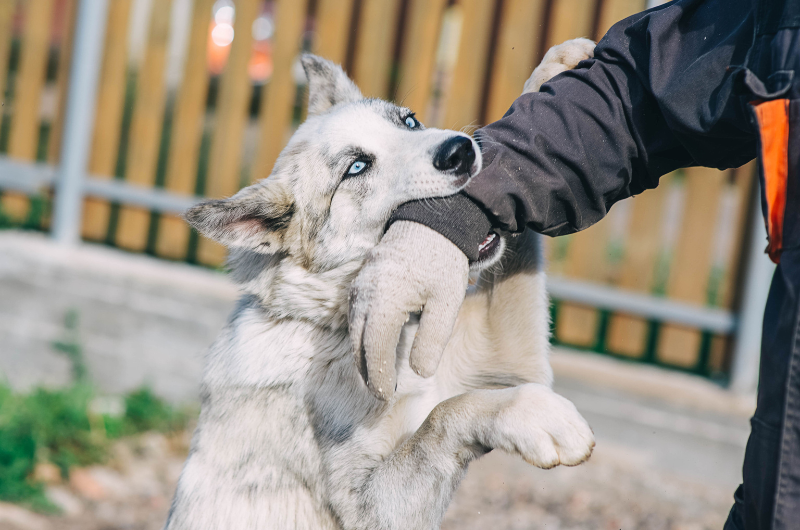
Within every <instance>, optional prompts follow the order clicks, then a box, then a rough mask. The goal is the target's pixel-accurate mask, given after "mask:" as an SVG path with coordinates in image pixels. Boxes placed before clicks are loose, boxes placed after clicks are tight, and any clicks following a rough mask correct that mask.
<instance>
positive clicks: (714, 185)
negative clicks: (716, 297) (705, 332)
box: [656, 168, 726, 368]
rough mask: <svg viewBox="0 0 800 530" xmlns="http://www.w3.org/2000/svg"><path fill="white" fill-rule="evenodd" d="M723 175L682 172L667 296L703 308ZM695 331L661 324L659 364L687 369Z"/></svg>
mask: <svg viewBox="0 0 800 530" xmlns="http://www.w3.org/2000/svg"><path fill="white" fill-rule="evenodd" d="M725 178H726V175H725V173H724V172H720V171H717V170H715V169H707V168H690V169H687V170H686V181H685V184H684V185H685V186H686V192H685V199H684V201H685V202H684V210H683V212H684V213H683V220H682V222H681V230H680V237H679V239H678V244H677V248H676V249H675V253H674V256H673V258H672V263H671V265H670V270H669V281H668V283H667V296H668V297H669V298H670V299H672V300H680V301H683V302H691V303H695V304H700V305H704V304H705V303H706V295H707V291H706V290H707V287H708V279H709V274H710V271H711V265H712V263H713V256H712V252H713V250H714V245H713V241H714V236H715V235H716V232H717V230H716V228H717V226H716V224H717V223H716V221H717V212H718V209H719V202H720V197H721V195H722V190H723V186H724V184H725ZM700 340H701V334H700V332H699V331H696V330H693V329H687V328H685V327H681V326H675V325H669V324H668V325H664V326H662V328H661V332H660V334H659V340H658V347H657V351H656V355H657V358H658V360H659V361H662V362H665V363H668V364H673V365H676V366H681V367H685V368H689V367H692V366H694V365H695V363H696V362H697V359H698V353H699V350H700Z"/></svg>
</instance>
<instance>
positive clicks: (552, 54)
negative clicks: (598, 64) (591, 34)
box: [522, 38, 595, 94]
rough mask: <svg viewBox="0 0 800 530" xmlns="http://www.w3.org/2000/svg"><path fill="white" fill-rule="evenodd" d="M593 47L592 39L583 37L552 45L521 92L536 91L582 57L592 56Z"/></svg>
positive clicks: (576, 64)
mask: <svg viewBox="0 0 800 530" xmlns="http://www.w3.org/2000/svg"><path fill="white" fill-rule="evenodd" d="M594 47H595V43H594V41H591V40H589V39H584V38H580V39H572V40H568V41H566V42H562V43H561V44H557V45H556V46H553V47H552V48H550V49H549V50H547V53H546V54H545V55H544V59H542V62H541V63H539V66H537V67H536V68H535V69H534V71H533V73H532V74H531V76H530V77H529V78H528V80H527V81H525V87H524V88H523V89H522V93H523V94H527V93H528V92H538V91H539V88H540V87H541V86H542V85H543V84H545V83H546V82H548V81H549V80H550V79H551V78H553V77H555V76H556V75H558V74H560V73H561V72H565V71H567V70H572V69H573V68H575V67H576V66H578V63H579V62H581V61H583V60H584V59H589V58H591V57H594Z"/></svg>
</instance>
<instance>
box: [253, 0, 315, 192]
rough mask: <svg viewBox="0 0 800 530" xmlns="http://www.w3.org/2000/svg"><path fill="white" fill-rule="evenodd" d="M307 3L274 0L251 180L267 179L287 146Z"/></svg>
mask: <svg viewBox="0 0 800 530" xmlns="http://www.w3.org/2000/svg"><path fill="white" fill-rule="evenodd" d="M307 8H308V4H307V0H277V6H276V9H277V12H276V18H275V35H274V37H273V47H272V66H273V69H272V77H271V78H270V80H269V83H267V84H266V85H264V88H263V89H262V93H261V101H263V102H264V103H263V104H262V107H261V112H260V114H259V117H258V120H259V124H258V127H259V144H258V151H257V153H256V159H255V162H254V164H253V170H252V172H251V175H252V180H253V181H255V180H260V179H262V178H266V177H268V176H269V174H270V173H271V172H272V166H273V165H275V160H277V159H278V154H280V152H281V149H283V146H284V145H285V144H286V140H287V139H288V136H289V132H290V129H291V124H292V111H293V110H294V102H295V98H296V96H297V85H296V84H295V81H294V76H293V75H292V66H293V64H294V61H295V60H296V59H297V55H298V54H299V53H300V46H301V44H302V38H303V29H304V27H305V21H306V10H307Z"/></svg>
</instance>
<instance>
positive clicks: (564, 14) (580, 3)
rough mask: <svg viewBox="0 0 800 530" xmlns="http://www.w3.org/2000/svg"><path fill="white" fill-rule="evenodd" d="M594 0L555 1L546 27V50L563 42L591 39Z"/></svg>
mask: <svg viewBox="0 0 800 530" xmlns="http://www.w3.org/2000/svg"><path fill="white" fill-rule="evenodd" d="M594 13H595V0H556V1H554V2H553V4H552V12H551V14H550V20H549V21H548V27H547V48H550V47H552V46H555V45H556V44H561V43H562V42H564V41H565V40H569V39H575V38H578V37H589V38H591V37H592V29H593V28H592V25H593V24H594Z"/></svg>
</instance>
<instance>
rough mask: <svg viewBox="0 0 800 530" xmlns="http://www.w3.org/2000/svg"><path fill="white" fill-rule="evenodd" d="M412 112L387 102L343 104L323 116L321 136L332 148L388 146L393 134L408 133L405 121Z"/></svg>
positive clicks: (367, 101)
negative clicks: (359, 145) (364, 145)
mask: <svg viewBox="0 0 800 530" xmlns="http://www.w3.org/2000/svg"><path fill="white" fill-rule="evenodd" d="M410 114H411V111H410V110H409V109H407V108H404V107H399V106H397V105H394V104H393V103H389V102H388V101H383V100H379V99H365V100H361V101H357V102H355V103H351V104H349V105H344V106H342V107H341V108H339V109H336V110H335V111H333V112H331V113H330V114H329V115H328V116H325V117H324V119H323V120H322V123H321V129H322V130H323V132H324V134H323V135H322V137H323V138H324V139H325V140H326V141H327V143H328V144H329V145H330V147H331V148H334V149H336V148H337V146H346V145H352V144H353V143H354V142H355V143H357V144H374V145H375V147H376V148H380V147H381V146H387V142H388V140H389V139H390V137H391V136H392V135H393V133H394V132H407V131H408V130H409V129H408V126H407V125H406V124H405V118H406V117H408V116H409V115H410Z"/></svg>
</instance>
